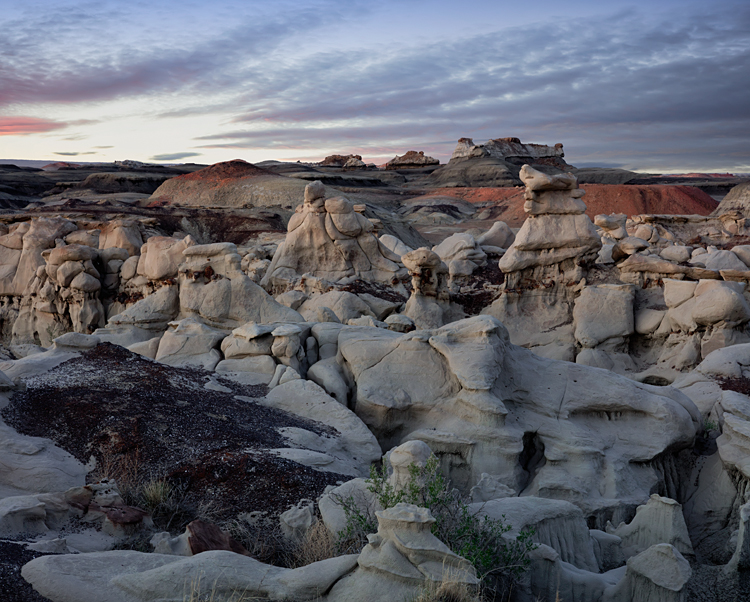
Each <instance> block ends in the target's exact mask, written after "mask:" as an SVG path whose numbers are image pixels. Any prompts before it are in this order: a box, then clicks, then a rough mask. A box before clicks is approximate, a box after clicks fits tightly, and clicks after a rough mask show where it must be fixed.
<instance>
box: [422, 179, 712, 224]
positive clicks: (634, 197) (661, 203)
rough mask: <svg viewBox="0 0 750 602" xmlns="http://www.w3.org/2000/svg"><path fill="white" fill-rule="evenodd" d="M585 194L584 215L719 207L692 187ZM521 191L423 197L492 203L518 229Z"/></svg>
mask: <svg viewBox="0 0 750 602" xmlns="http://www.w3.org/2000/svg"><path fill="white" fill-rule="evenodd" d="M581 188H583V189H584V190H585V191H586V196H584V197H583V201H584V202H585V203H586V206H587V208H588V209H587V210H586V215H588V216H589V217H591V218H592V219H593V217H594V216H595V215H598V214H600V213H624V214H625V215H628V216H631V215H638V214H641V213H657V214H667V215H709V214H710V213H711V212H712V211H713V210H714V209H716V206H717V205H718V203H717V202H716V201H715V200H714V199H712V198H711V197H710V196H709V195H708V194H706V193H705V192H703V191H702V190H700V189H698V188H694V187H692V186H670V185H664V184H650V185H632V186H631V185H627V184H583V185H582V186H581ZM523 191H524V189H523V188H522V187H520V186H519V187H516V188H437V189H434V190H431V191H430V194H429V195H426V196H444V197H445V196H448V197H454V198H457V199H462V200H464V201H468V202H470V203H486V202H491V203H493V205H494V208H493V211H492V219H497V220H501V221H504V222H506V223H507V224H508V225H509V226H511V227H520V226H521V224H523V222H524V220H525V219H526V213H525V212H524V210H523V203H524V198H523Z"/></svg>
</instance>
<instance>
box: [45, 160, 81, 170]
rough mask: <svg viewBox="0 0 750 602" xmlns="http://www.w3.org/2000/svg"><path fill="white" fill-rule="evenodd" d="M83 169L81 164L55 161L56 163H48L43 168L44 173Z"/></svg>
mask: <svg viewBox="0 0 750 602" xmlns="http://www.w3.org/2000/svg"><path fill="white" fill-rule="evenodd" d="M79 167H81V164H80V163H68V162H66V161H55V162H54V163H48V164H47V165H45V166H43V167H42V169H43V170H44V171H63V170H66V169H78V168H79Z"/></svg>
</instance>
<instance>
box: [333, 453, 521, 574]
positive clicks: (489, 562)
mask: <svg viewBox="0 0 750 602" xmlns="http://www.w3.org/2000/svg"><path fill="white" fill-rule="evenodd" d="M409 476H410V478H409V482H408V483H407V485H406V487H404V488H403V489H401V490H396V488H395V487H393V486H392V485H391V484H390V483H389V482H388V466H387V460H386V459H385V458H384V459H383V467H382V468H378V467H377V466H373V467H371V468H370V477H369V478H368V479H367V489H368V491H370V492H371V493H373V494H374V496H375V499H376V500H377V503H378V504H379V506H380V507H382V508H384V509H385V508H391V507H393V506H395V505H396V504H398V503H399V502H404V503H407V504H416V505H418V506H423V507H426V508H429V509H430V511H431V512H432V515H433V517H434V518H435V523H434V524H433V525H432V533H433V534H434V535H435V536H436V537H437V538H438V539H440V540H441V541H443V542H444V543H445V544H446V545H447V546H448V547H449V548H450V549H451V550H452V551H453V552H454V553H456V554H458V555H459V556H463V557H464V558H466V560H468V561H469V562H471V564H472V565H473V566H474V568H475V569H476V572H477V577H479V578H480V579H481V580H482V581H483V582H485V583H488V582H494V583H500V582H502V583H507V582H512V581H514V580H516V579H518V578H519V577H520V575H521V574H522V573H523V572H524V571H525V570H526V569H527V568H528V567H529V564H530V562H531V561H530V559H529V556H528V554H529V552H530V551H531V550H534V549H535V548H536V544H534V543H533V542H532V540H531V538H532V536H533V535H534V532H533V531H531V530H523V531H521V532H520V533H519V535H518V536H517V537H516V538H515V539H509V538H507V537H504V535H505V534H506V533H508V532H509V531H510V530H511V526H510V525H508V524H506V523H505V521H504V520H503V519H504V518H505V517H503V518H502V519H494V518H490V517H487V516H481V515H479V514H478V513H475V512H472V511H471V509H470V508H469V504H468V503H467V501H466V500H465V499H464V498H462V497H461V495H460V494H459V492H458V491H457V490H455V489H454V488H452V487H451V486H450V483H449V482H448V480H447V479H446V478H445V476H443V473H442V472H441V470H440V464H439V462H438V460H437V458H436V457H435V456H432V457H431V458H430V459H429V460H428V462H427V463H426V465H425V467H424V468H421V467H419V466H416V465H412V466H410V467H409ZM335 501H336V502H337V503H338V504H340V505H341V506H342V508H343V510H344V513H345V514H346V519H347V521H346V528H345V529H344V531H342V532H341V533H339V539H338V547H339V553H344V552H347V551H348V552H351V551H359V550H360V549H361V548H362V547H363V546H364V545H365V544H366V543H367V534H368V533H374V532H375V531H377V528H378V523H377V517H376V516H375V512H374V508H372V507H368V506H367V504H363V503H362V500H355V499H354V497H353V496H349V497H347V498H342V497H340V496H339V497H338V498H335Z"/></svg>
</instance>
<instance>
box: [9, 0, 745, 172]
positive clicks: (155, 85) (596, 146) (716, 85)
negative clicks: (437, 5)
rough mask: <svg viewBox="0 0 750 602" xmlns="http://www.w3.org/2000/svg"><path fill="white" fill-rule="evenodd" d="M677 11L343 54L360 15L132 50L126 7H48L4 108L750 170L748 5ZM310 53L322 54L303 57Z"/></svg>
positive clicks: (376, 145) (312, 137)
mask: <svg viewBox="0 0 750 602" xmlns="http://www.w3.org/2000/svg"><path fill="white" fill-rule="evenodd" d="M696 7H698V8H696ZM682 8H683V9H681V10H679V11H672V12H671V13H670V14H658V13H656V12H654V11H650V12H648V13H641V12H637V11H636V10H620V11H619V12H613V13H611V14H609V15H606V16H597V17H587V18H579V19H577V20H573V19H570V18H568V19H565V18H562V19H559V18H558V19H555V20H552V19H549V20H547V21H544V20H542V19H544V18H543V17H540V21H539V22H537V23H535V24H532V25H524V26H517V27H503V26H502V25H499V26H498V29H497V31H494V32H491V33H483V34H481V35H465V37H462V38H456V37H452V38H446V37H441V38H440V39H439V40H437V41H435V39H434V38H432V39H431V38H429V37H428V36H426V35H425V36H423V37H419V38H418V39H416V38H415V39H413V40H408V41H404V43H403V44H399V45H392V44H378V43H377V39H376V38H371V39H370V40H367V39H363V40H362V43H361V46H359V47H355V48H352V45H351V44H350V45H348V46H347V47H346V48H339V47H337V45H336V44H335V42H336V40H335V37H332V36H330V32H332V31H334V30H335V29H332V28H334V26H336V25H337V24H338V25H340V24H341V23H343V22H345V21H346V19H359V20H361V19H366V18H367V15H366V13H365V12H363V11H364V10H366V6H365V5H362V4H361V3H360V4H359V5H357V7H356V10H355V11H351V10H344V9H343V8H341V7H340V6H339V5H338V4H336V3H334V2H329V1H327V0H322V1H321V2H319V3H317V4H315V5H307V6H306V7H302V8H299V7H295V9H294V10H292V9H289V10H285V11H281V12H278V13H277V14H275V15H271V16H269V15H258V14H253V15H250V14H248V13H247V12H245V13H244V14H243V13H242V11H239V12H238V15H240V16H239V17H238V18H237V19H236V22H235V24H234V25H233V26H232V27H230V28H226V27H224V28H211V27H203V28H201V30H200V35H197V34H196V35H185V34H184V33H183V34H182V35H180V36H179V37H178V36H177V35H175V32H177V31H178V30H176V29H174V22H173V20H172V19H170V20H168V21H165V22H164V28H165V29H164V31H162V30H161V29H160V28H159V27H156V28H155V32H156V34H160V35H163V39H162V40H161V41H159V39H158V37H157V38H154V39H156V40H157V41H153V40H151V41H149V43H140V42H141V41H140V40H139V41H138V42H139V43H133V40H129V42H130V43H128V44H124V43H122V40H120V39H117V35H121V34H120V33H118V31H119V30H115V29H110V30H107V31H108V32H109V33H108V34H107V35H106V36H103V35H102V33H101V28H100V27H99V26H100V24H101V23H102V22H103V20H107V22H116V21H117V20H118V19H129V18H132V16H130V15H128V11H127V10H124V9H118V8H116V7H115V6H114V5H110V4H108V5H107V7H106V10H105V9H104V8H97V6H96V5H92V4H87V5H85V7H81V6H79V7H77V8H76V9H75V10H71V9H70V8H66V9H65V10H60V11H52V9H50V10H48V11H47V12H46V13H45V14H41V13H40V14H38V15H35V16H33V17H29V18H28V19H27V20H26V21H23V22H21V21H18V22H15V23H11V24H10V25H9V26H6V27H5V29H4V32H7V33H6V35H4V36H3V37H2V39H0V56H3V61H4V62H3V65H1V66H0V106H2V105H19V104H21V103H23V104H24V105H30V104H31V105H33V104H34V103H66V104H68V105H73V106H74V105H75V103H90V102H104V101H110V100H118V99H123V98H127V99H131V100H133V101H140V102H142V103H143V104H142V105H140V106H142V107H144V110H143V112H142V113H145V114H149V111H151V113H150V117H151V118H153V119H164V118H175V119H183V120H185V123H186V124H190V123H191V120H193V119H194V118H195V121H196V122H197V121H199V119H198V118H200V117H203V116H206V115H213V116H217V117H218V118H219V119H220V120H221V122H222V123H223V124H224V125H223V127H222V128H221V129H220V130H218V131H216V132H214V133H212V134H210V135H197V134H196V139H197V140H200V141H201V143H202V146H201V147H199V148H202V149H216V148H239V149H252V150H267V151H269V152H278V151H282V150H283V151H288V150H289V149H295V150H300V151H304V152H306V151H310V154H317V153H319V152H323V151H324V150H331V151H339V152H357V153H359V154H363V152H364V153H368V152H371V153H378V154H379V155H393V154H396V153H398V154H401V153H403V152H404V151H405V150H409V149H414V150H425V151H426V152H428V151H429V152H430V154H433V156H437V157H438V158H441V159H443V160H445V159H447V158H448V157H449V156H450V153H451V151H452V149H453V147H454V145H455V140H457V139H458V138H459V137H464V136H468V137H473V138H474V139H475V140H476V141H477V142H482V141H485V140H487V139H489V138H495V137H500V136H518V137H520V138H521V139H522V140H524V141H528V142H539V143H555V142H563V143H564V144H565V149H566V154H567V156H568V158H569V160H570V161H571V162H572V163H574V164H575V161H576V160H580V161H582V162H585V163H591V162H595V161H597V160H601V161H604V162H608V163H613V164H623V165H639V166H641V165H646V166H648V165H660V166H661V165H663V166H664V167H665V168H666V167H669V166H670V165H675V166H677V165H679V166H680V167H682V168H689V169H700V168H707V169H709V168H710V169H736V167H735V166H742V165H747V166H750V150H748V147H747V142H746V141H747V139H748V135H749V134H750V103H748V102H747V98H748V97H749V96H750V36H748V31H750V7H749V6H747V5H746V3H731V2H720V3H718V4H715V5H712V6H711V7H710V8H700V7H699V5H697V4H688V5H685V7H682ZM643 10H648V9H643ZM97 11H99V12H97ZM108 11H109V12H111V11H119V12H117V13H116V14H106V13H107V12H108ZM120 29H122V31H126V30H127V28H126V27H122V28H120ZM194 31H198V28H196V29H194ZM484 31H486V30H484ZM53 33H54V35H52V34H53ZM170 34H171V35H170ZM122 35H124V34H122ZM79 39H80V41H79ZM58 40H67V42H65V43H66V44H68V46H63V45H62V42H59V43H58ZM315 40H323V41H325V42H326V45H325V48H327V49H326V50H325V51H313V50H311V49H314V48H320V47H321V46H316V45H315V44H314V43H313V42H314V41H315ZM57 44H59V45H57ZM154 99H158V102H152V101H153V100H154ZM86 106H88V105H86ZM165 107H166V109H165ZM49 123H56V122H49ZM70 123H72V122H70ZM76 124H77V125H86V124H85V123H83V122H81V121H80V120H79V121H78V122H77V123H76ZM64 126H65V124H61V125H60V126H59V127H64ZM188 127H189V126H188ZM2 129H3V128H2V122H0V134H2V133H3V131H2ZM43 131H49V130H43ZM152 152H153V151H152ZM301 154H302V153H301ZM186 156H195V155H184V156H182V157H176V155H169V154H166V155H156V156H155V157H154V160H178V159H179V158H185V157H186ZM156 157H165V158H163V159H157V158H156ZM167 157H168V158H167ZM749 169H750V168H749Z"/></svg>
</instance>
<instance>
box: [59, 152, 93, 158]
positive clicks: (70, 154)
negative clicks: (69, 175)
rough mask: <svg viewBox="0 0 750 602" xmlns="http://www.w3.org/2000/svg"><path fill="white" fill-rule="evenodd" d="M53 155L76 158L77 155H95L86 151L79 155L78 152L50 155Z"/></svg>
mask: <svg viewBox="0 0 750 602" xmlns="http://www.w3.org/2000/svg"><path fill="white" fill-rule="evenodd" d="M52 154H53V155H62V156H64V157H76V156H78V155H95V154H96V153H95V152H93V151H88V152H85V153H79V152H73V151H60V152H57V153H52Z"/></svg>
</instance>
